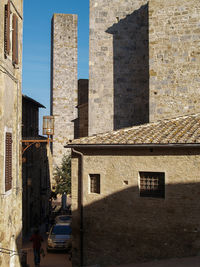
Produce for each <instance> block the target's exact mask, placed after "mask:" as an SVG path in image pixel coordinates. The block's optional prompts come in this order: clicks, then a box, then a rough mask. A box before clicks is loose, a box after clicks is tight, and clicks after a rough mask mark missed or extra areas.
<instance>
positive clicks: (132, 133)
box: [68, 114, 200, 145]
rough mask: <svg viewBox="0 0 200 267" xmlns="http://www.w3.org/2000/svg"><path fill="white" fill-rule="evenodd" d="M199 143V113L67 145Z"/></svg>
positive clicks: (90, 137)
mask: <svg viewBox="0 0 200 267" xmlns="http://www.w3.org/2000/svg"><path fill="white" fill-rule="evenodd" d="M197 143H200V114H193V115H187V116H181V117H178V118H174V119H168V120H162V121H157V122H153V123H147V124H143V125H139V126H133V127H129V128H124V129H120V130H117V131H112V132H108V133H103V134H97V135H93V136H89V137H83V138H80V139H74V140H72V141H71V142H70V143H68V145H71V144H72V145H79V144H80V145H84V144H85V145H94V144H95V145H98V144H100V145H130V144H131V145H137V144H138V145H140V144H197Z"/></svg>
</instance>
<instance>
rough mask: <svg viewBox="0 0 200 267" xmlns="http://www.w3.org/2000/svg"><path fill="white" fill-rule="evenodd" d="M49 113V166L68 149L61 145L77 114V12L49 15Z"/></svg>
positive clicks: (70, 135)
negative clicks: (51, 131)
mask: <svg viewBox="0 0 200 267" xmlns="http://www.w3.org/2000/svg"><path fill="white" fill-rule="evenodd" d="M51 57H52V58H51V114H52V115H53V116H54V117H55V133H54V137H53V166H54V168H55V166H57V165H59V164H60V163H61V161H62V158H63V155H64V154H66V153H68V151H67V150H66V148H64V145H65V144H66V142H67V141H68V140H69V139H73V138H74V122H73V121H74V120H75V118H76V117H77V114H76V113H77V110H76V106H77V87H78V85H77V15H72V14H54V15H53V18H52V52H51Z"/></svg>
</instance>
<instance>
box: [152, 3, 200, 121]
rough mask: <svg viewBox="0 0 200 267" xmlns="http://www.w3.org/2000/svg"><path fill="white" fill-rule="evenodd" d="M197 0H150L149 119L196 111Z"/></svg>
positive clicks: (199, 59)
mask: <svg viewBox="0 0 200 267" xmlns="http://www.w3.org/2000/svg"><path fill="white" fill-rule="evenodd" d="M199 21H200V2H199V0H191V1H187V0H180V1H178V2H177V1H175V0H168V1H162V0H150V1H149V48H150V61H149V65H150V71H149V74H150V121H155V120H158V119H163V118H171V117H176V116H179V115H183V114H191V113H195V112H199V111H200V107H199V102H200V91H199V88H200V79H199V73H200V54H199V47H200V27H199Z"/></svg>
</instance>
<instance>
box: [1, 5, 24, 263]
mask: <svg viewBox="0 0 200 267" xmlns="http://www.w3.org/2000/svg"><path fill="white" fill-rule="evenodd" d="M22 29H23V1H22V0H13V1H9V0H3V1H1V2H0V247H1V248H3V249H8V250H12V251H15V253H11V254H8V253H5V250H3V252H1V254H0V266H10V267H14V266H15V267H18V266H21V265H20V262H19V254H18V253H19V252H20V248H21V241H22V240H21V231H22V178H21V144H20V140H21V116H22V109H21V99H22V96H21V81H22Z"/></svg>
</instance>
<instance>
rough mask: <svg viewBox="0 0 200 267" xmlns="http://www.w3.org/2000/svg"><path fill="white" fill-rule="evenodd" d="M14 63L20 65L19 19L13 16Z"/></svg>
mask: <svg viewBox="0 0 200 267" xmlns="http://www.w3.org/2000/svg"><path fill="white" fill-rule="evenodd" d="M12 62H13V64H18V18H17V16H16V15H15V14H13V31H12Z"/></svg>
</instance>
